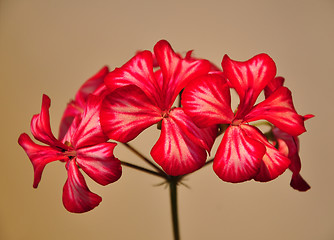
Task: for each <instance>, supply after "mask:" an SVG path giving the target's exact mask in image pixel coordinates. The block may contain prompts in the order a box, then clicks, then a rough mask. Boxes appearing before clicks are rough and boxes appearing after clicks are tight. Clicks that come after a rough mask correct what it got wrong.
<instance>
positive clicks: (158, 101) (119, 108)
mask: <svg viewBox="0 0 334 240" xmlns="http://www.w3.org/2000/svg"><path fill="white" fill-rule="evenodd" d="M154 59H156V61H154ZM157 66H159V68H158V69H156V70H155V71H154V67H157ZM210 68H211V65H210V63H209V62H208V61H206V60H192V59H183V58H181V57H180V55H178V54H176V53H175V52H174V51H173V49H172V48H171V46H170V45H169V43H168V42H167V41H165V40H161V41H159V42H158V43H157V44H156V45H155V47H154V58H153V56H152V53H151V52H150V51H142V52H139V53H137V54H136V55H135V56H134V57H133V58H132V59H131V60H130V61H128V62H127V63H126V64H124V65H123V66H122V67H121V68H116V69H115V70H114V71H112V72H110V73H109V74H108V75H107V77H106V79H105V84H106V86H107V88H108V89H109V90H110V91H111V93H110V94H109V95H108V96H107V97H106V98H105V100H104V101H103V104H102V108H101V125H102V128H103V130H104V132H105V133H106V134H107V135H108V137H109V138H111V139H113V140H116V141H120V142H128V141H130V140H132V139H134V138H135V137H137V136H138V135H139V134H140V133H141V132H142V131H143V130H145V129H146V128H148V127H149V126H151V125H153V124H156V123H159V125H160V123H161V135H160V137H159V139H158V141H157V143H156V144H155V145H154V147H153V148H152V150H151V155H152V157H153V159H154V160H155V161H156V162H157V163H158V164H159V165H160V166H161V167H162V168H163V169H164V171H165V172H166V173H167V174H169V175H173V176H177V175H182V174H186V173H190V172H193V171H195V170H197V169H199V168H200V167H202V166H203V165H204V164H205V161H206V157H207V152H209V151H210V149H211V147H212V145H213V142H214V139H215V137H216V134H217V133H216V132H217V127H216V126H214V127H212V126H210V127H209V128H205V129H199V128H198V127H197V126H196V125H195V124H194V123H193V121H192V120H191V119H190V117H188V116H187V115H186V114H185V113H184V112H183V109H182V108H179V107H177V108H175V107H173V103H174V101H175V99H176V97H177V96H178V94H179V93H180V91H181V90H182V89H183V88H184V87H185V86H186V85H187V84H188V83H189V82H191V81H193V80H194V79H195V78H197V77H199V76H202V75H204V74H206V73H208V72H209V70H210Z"/></svg>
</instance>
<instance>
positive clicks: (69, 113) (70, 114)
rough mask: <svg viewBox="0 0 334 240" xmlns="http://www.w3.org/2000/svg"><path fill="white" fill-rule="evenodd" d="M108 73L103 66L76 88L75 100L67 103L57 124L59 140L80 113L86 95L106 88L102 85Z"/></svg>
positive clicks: (100, 91)
mask: <svg viewBox="0 0 334 240" xmlns="http://www.w3.org/2000/svg"><path fill="white" fill-rule="evenodd" d="M108 73H109V69H108V67H106V66H105V67H103V68H102V69H101V70H99V72H97V73H96V74H95V75H94V76H93V77H91V78H90V79H88V80H87V81H86V82H85V83H84V84H83V85H82V86H81V87H80V89H79V90H78V92H77V93H76V95H75V100H74V101H70V103H68V105H67V107H66V109H65V111H64V114H63V116H62V119H61V121H60V126H59V135H58V136H59V137H58V139H59V140H62V139H63V138H64V136H65V134H66V132H67V130H68V128H69V127H70V126H71V124H72V121H73V120H74V118H75V117H76V115H78V114H81V113H82V112H83V111H84V109H85V106H86V101H87V98H88V95H89V94H91V93H94V94H95V95H100V94H102V92H103V90H105V89H106V87H105V85H104V78H105V76H106V75H107V74H108Z"/></svg>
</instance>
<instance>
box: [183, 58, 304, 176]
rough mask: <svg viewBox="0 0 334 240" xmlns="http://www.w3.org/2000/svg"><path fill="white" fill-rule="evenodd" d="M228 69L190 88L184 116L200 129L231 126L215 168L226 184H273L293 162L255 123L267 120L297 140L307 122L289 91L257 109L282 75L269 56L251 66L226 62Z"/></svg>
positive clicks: (283, 89)
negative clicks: (261, 97)
mask: <svg viewBox="0 0 334 240" xmlns="http://www.w3.org/2000/svg"><path fill="white" fill-rule="evenodd" d="M222 68H223V74H208V75H207V76H204V77H202V78H200V79H198V80H197V81H196V82H193V83H191V84H189V85H188V86H187V87H186V88H185V91H184V93H183V99H182V105H183V106H184V111H185V112H186V114H188V115H189V116H190V117H191V118H192V119H193V120H194V122H195V123H196V124H197V125H198V126H199V127H209V126H212V125H214V124H228V125H229V127H228V128H227V130H226V132H225V134H224V136H223V139H222V142H221V143H220V145H219V147H218V150H217V153H216V156H215V159H214V162H213V168H214V171H215V172H216V174H217V175H218V176H219V177H220V178H221V179H222V180H224V181H228V182H243V181H246V180H250V179H255V180H257V181H269V180H272V179H274V178H276V177H277V176H279V175H280V174H282V173H283V172H284V171H285V170H286V169H287V168H288V167H289V165H290V159H289V158H288V157H286V156H284V155H283V154H282V153H280V152H279V151H278V150H277V149H276V148H275V147H274V146H273V145H272V144H270V143H269V142H268V140H267V139H266V137H265V136H264V135H263V133H262V132H261V131H260V130H259V129H258V128H256V127H255V126H251V125H250V124H249V123H251V122H254V121H256V120H260V119H264V120H267V121H269V122H271V123H272V124H274V125H275V126H276V127H277V128H279V129H283V130H284V131H285V132H287V133H288V134H290V135H291V136H297V135H299V134H301V133H303V132H304V131H305V127H304V120H303V117H302V116H300V115H298V114H297V112H296V111H295V109H294V106H293V103H292V98H291V92H290V91H289V89H287V88H286V87H283V86H282V87H279V88H278V89H276V90H275V91H274V92H273V93H272V94H271V95H270V96H269V97H268V98H267V99H265V100H264V101H263V102H260V103H259V104H256V105H255V102H256V100H257V98H258V96H259V94H260V93H261V92H262V90H263V89H264V88H265V87H266V86H267V85H268V84H269V82H270V81H271V80H272V79H274V78H275V75H276V66H275V63H274V61H273V60H272V59H271V58H270V57H269V56H268V55H266V54H259V55H257V56H255V57H253V58H251V59H250V60H248V61H246V62H238V61H234V60H231V59H230V58H229V57H228V56H225V57H224V58H223V61H222ZM230 87H231V88H234V89H235V90H236V92H237V93H238V95H239V98H240V104H239V106H238V109H237V110H236V112H235V113H233V111H232V109H231V106H230V104H231V97H230ZM254 105H255V106H254Z"/></svg>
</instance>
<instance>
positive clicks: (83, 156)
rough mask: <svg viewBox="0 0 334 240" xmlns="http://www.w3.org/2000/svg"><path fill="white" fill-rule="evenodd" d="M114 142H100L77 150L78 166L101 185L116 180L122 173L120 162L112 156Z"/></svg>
mask: <svg viewBox="0 0 334 240" xmlns="http://www.w3.org/2000/svg"><path fill="white" fill-rule="evenodd" d="M115 146H116V143H110V142H107V143H100V144H97V145H94V146H92V147H86V148H81V149H78V150H77V158H76V161H77V163H78V165H79V167H81V168H82V170H83V171H84V172H85V173H87V174H88V176H90V177H91V178H92V179H93V180H94V181H96V182H97V183H99V184H101V185H107V184H109V183H112V182H115V181H117V180H118V179H119V178H120V177H121V175H122V167H121V162H120V161H119V160H118V159H117V158H115V157H114V154H113V150H114V147H115Z"/></svg>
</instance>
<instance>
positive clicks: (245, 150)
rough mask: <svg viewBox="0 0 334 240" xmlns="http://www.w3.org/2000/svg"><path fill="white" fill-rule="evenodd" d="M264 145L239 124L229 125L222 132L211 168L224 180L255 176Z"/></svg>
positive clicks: (239, 179)
mask: <svg viewBox="0 0 334 240" xmlns="http://www.w3.org/2000/svg"><path fill="white" fill-rule="evenodd" d="M265 151H266V149H265V147H264V146H263V144H262V143H260V142H259V141H256V140H254V139H253V138H250V137H249V136H248V134H246V132H245V131H244V130H243V128H242V127H240V126H230V127H228V128H227V130H226V132H225V133H224V136H223V139H222V142H221V143H220V145H219V147H218V150H217V153H216V156H215V158H214V161H213V170H214V171H215V173H216V174H217V175H218V177H219V178H221V179H222V180H224V181H227V182H233V183H237V182H243V181H247V180H250V179H252V178H254V176H256V174H257V173H258V171H259V168H260V165H261V160H262V157H263V155H264V154H265Z"/></svg>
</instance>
